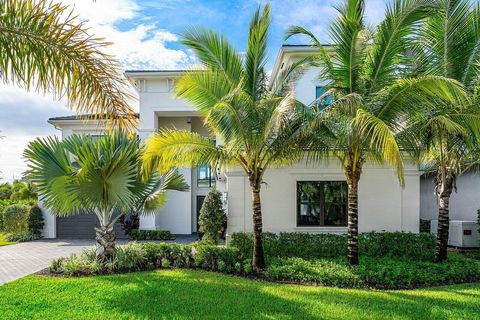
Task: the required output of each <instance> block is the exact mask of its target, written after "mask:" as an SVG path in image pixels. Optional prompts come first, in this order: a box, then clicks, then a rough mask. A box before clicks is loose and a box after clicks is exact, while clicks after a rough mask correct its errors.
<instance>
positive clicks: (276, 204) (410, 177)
mask: <svg viewBox="0 0 480 320" xmlns="http://www.w3.org/2000/svg"><path fill="white" fill-rule="evenodd" d="M227 177H228V178H227V185H228V233H229V234H231V233H233V232H239V231H252V229H253V228H252V209H251V193H250V187H249V184H248V179H247V178H246V176H245V175H244V173H243V172H241V171H231V172H227ZM309 180H310V181H321V180H324V181H345V176H344V174H343V172H342V170H341V168H340V166H339V165H338V162H337V161H336V160H331V161H329V162H328V163H322V164H317V165H310V166H307V165H306V164H304V163H299V164H296V165H294V166H291V167H290V168H286V169H269V170H268V172H267V174H266V175H265V179H264V181H265V184H263V185H262V191H261V201H262V215H263V228H264V231H269V232H277V233H278V232H282V231H283V232H285V231H288V232H294V231H300V232H302V231H303V232H334V233H339V232H346V227H297V226H296V224H297V223H296V219H297V216H296V215H297V204H296V201H297V200H296V183H297V181H309ZM419 189H420V178H419V172H418V170H417V168H416V166H414V165H412V164H407V165H406V169H405V188H404V189H402V188H401V186H400V184H399V182H398V180H397V176H396V174H395V172H394V171H393V170H391V169H390V168H387V167H380V166H374V165H369V164H367V165H366V166H365V168H364V170H363V174H362V177H361V179H360V184H359V201H358V205H359V231H360V232H367V231H407V232H418V231H419V210H420V196H419Z"/></svg>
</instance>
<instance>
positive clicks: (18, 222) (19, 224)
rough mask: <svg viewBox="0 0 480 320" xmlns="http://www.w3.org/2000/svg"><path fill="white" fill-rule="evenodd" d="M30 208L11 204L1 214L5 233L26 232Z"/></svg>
mask: <svg viewBox="0 0 480 320" xmlns="http://www.w3.org/2000/svg"><path fill="white" fill-rule="evenodd" d="M29 211H30V207H29V206H27V205H22V204H12V205H10V206H8V207H6V208H5V210H4V212H3V224H4V227H5V231H6V232H20V231H27V230H28V216H29Z"/></svg>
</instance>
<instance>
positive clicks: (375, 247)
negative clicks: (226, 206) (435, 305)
mask: <svg viewBox="0 0 480 320" xmlns="http://www.w3.org/2000/svg"><path fill="white" fill-rule="evenodd" d="M263 241H264V249H265V255H266V257H267V260H268V259H272V258H276V257H298V258H303V259H318V258H334V257H343V256H344V255H345V254H346V247H347V238H346V235H337V234H309V233H300V232H291V233H280V234H279V235H276V234H272V233H264V234H263ZM229 245H230V246H234V247H236V248H238V249H239V250H240V255H241V257H242V258H244V259H246V258H250V257H252V249H253V240H252V234H251V233H234V234H232V237H231V240H230V242H229ZM359 245H360V254H361V255H367V256H373V257H385V256H387V257H405V258H411V259H415V260H421V261H430V260H433V258H434V252H435V237H434V236H433V235H432V234H426V233H422V234H416V233H404V232H370V233H362V234H360V236H359Z"/></svg>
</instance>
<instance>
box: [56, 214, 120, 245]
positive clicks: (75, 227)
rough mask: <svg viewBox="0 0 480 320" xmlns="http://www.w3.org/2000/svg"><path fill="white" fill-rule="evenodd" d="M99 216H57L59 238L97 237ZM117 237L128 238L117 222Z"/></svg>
mask: <svg viewBox="0 0 480 320" xmlns="http://www.w3.org/2000/svg"><path fill="white" fill-rule="evenodd" d="M98 225H99V223H98V218H97V216H96V215H94V214H78V215H75V216H70V217H57V238H74V239H95V230H94V229H93V228H94V227H95V226H98ZM115 234H116V235H117V239H126V238H128V237H127V236H126V235H125V233H124V232H123V229H122V227H121V226H120V224H119V223H118V222H117V223H116V224H115Z"/></svg>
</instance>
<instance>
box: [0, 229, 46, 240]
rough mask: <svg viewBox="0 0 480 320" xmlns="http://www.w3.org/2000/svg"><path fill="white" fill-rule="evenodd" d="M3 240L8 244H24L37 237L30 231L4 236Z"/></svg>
mask: <svg viewBox="0 0 480 320" xmlns="http://www.w3.org/2000/svg"><path fill="white" fill-rule="evenodd" d="M4 239H5V240H7V241H10V242H25V241H31V240H36V239H38V237H37V236H36V235H34V234H33V233H32V232H31V231H30V230H27V231H15V232H10V233H7V234H5V235H4Z"/></svg>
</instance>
